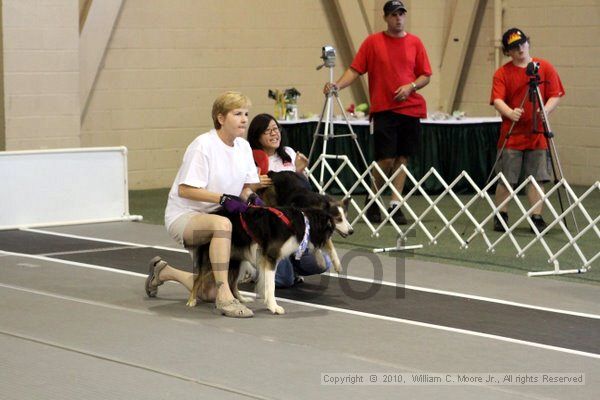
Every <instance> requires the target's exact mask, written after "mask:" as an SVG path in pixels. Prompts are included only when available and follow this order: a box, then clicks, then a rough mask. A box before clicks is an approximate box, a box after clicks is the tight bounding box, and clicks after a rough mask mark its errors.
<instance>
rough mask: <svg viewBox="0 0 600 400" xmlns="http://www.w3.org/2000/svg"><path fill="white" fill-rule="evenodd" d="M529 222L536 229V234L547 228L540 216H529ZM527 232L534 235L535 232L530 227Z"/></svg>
mask: <svg viewBox="0 0 600 400" xmlns="http://www.w3.org/2000/svg"><path fill="white" fill-rule="evenodd" d="M531 221H532V222H533V224H534V225H535V227H536V228H537V230H538V232H541V231H543V230H544V229H546V227H547V226H548V224H546V221H544V218H542V216H541V215H539V214H533V215H532V216H531ZM529 230H530V231H531V233H535V231H534V230H533V228H531V227H530V228H529Z"/></svg>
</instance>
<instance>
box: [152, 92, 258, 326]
mask: <svg viewBox="0 0 600 400" xmlns="http://www.w3.org/2000/svg"><path fill="white" fill-rule="evenodd" d="M249 107H250V100H249V99H248V98H247V97H246V96H244V95H243V94H241V93H237V92H226V93H224V94H222V95H220V96H219V97H218V98H217V99H216V100H215V102H214V104H213V108H212V119H213V123H214V127H215V129H212V130H211V131H209V132H207V133H205V134H202V135H200V136H198V137H197V138H196V139H195V140H194V141H193V142H192V143H191V144H190V145H189V146H188V148H187V150H186V151H185V155H184V157H183V164H182V165H181V167H180V168H179V172H178V173H177V177H176V178H175V181H174V182H173V186H172V187H171V191H170V192H169V199H168V203H167V208H166V210H165V225H166V228H167V231H168V232H169V234H170V235H171V237H172V238H173V239H175V240H176V241H177V242H178V243H180V244H182V245H183V246H185V247H186V248H188V249H190V251H193V249H195V248H197V247H198V246H199V245H203V244H206V243H208V242H210V246H209V258H210V261H211V264H212V270H213V274H214V278H215V286H214V287H205V288H203V290H202V293H203V294H202V296H203V300H206V301H212V300H214V301H215V305H216V308H217V310H219V311H220V312H221V314H223V315H226V316H228V317H251V316H252V315H253V313H252V311H251V310H250V309H248V308H247V307H246V306H244V305H243V304H241V303H240V302H239V301H238V300H237V299H235V298H234V297H233V294H232V292H231V288H230V287H229V284H228V279H227V273H228V268H229V258H230V250H231V222H230V221H229V220H228V219H227V218H225V217H221V216H218V215H212V214H210V213H211V212H214V211H216V210H218V209H219V208H220V207H221V206H223V207H224V208H225V209H227V210H228V211H230V212H241V211H244V209H245V207H247V206H246V203H244V201H243V200H245V199H247V198H248V196H249V195H250V194H252V188H253V187H257V186H258V185H257V184H259V182H260V180H259V176H258V174H257V170H256V167H255V165H254V161H253V158H252V150H251V148H250V145H249V144H248V142H247V141H246V140H245V139H244V138H243V136H244V134H245V133H246V127H247V124H248V108H249ZM255 185H256V186H255ZM228 195H229V196H228ZM231 195H233V197H232V196H231ZM235 196H239V198H236V197H235ZM240 198H241V199H240ZM169 280H174V281H178V282H180V283H181V284H183V285H184V286H185V287H186V288H187V289H188V290H191V289H192V287H193V280H194V276H193V274H191V273H189V272H186V271H182V270H179V269H176V268H173V267H171V266H170V265H168V264H167V263H166V262H165V261H163V260H161V259H160V258H159V257H155V258H154V259H153V260H152V261H151V265H150V272H149V275H148V279H147V280H146V293H147V294H148V296H150V297H154V296H156V293H157V291H158V286H160V285H162V284H163V283H164V282H165V281H169Z"/></svg>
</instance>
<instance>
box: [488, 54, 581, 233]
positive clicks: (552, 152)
mask: <svg viewBox="0 0 600 400" xmlns="http://www.w3.org/2000/svg"><path fill="white" fill-rule="evenodd" d="M539 67H540V64H539V63H537V62H534V61H532V62H530V63H529V64H527V69H526V73H527V75H528V76H529V84H528V85H529V89H528V91H527V93H526V94H525V96H524V97H523V100H522V101H521V104H520V106H519V108H523V105H524V104H525V100H527V98H529V101H530V102H531V103H532V112H533V118H532V119H533V129H532V132H534V134H542V133H543V134H544V137H545V138H546V143H547V149H548V150H547V154H548V157H549V158H550V165H551V166H552V174H553V175H554V184H557V183H558V182H559V181H560V180H561V179H562V178H563V177H564V175H563V171H562V167H561V165H560V160H559V158H558V151H557V150H556V145H555V144H554V133H553V132H552V130H551V129H550V122H549V121H548V114H547V113H546V109H545V108H544V100H543V98H542V94H541V93H540V89H539V85H540V83H541V81H540V75H539V74H538V71H539ZM538 108H539V114H540V117H541V119H542V128H543V130H542V131H538V130H537V127H538V123H537V115H538ZM515 124H516V122H515V121H513V123H512V125H511V126H510V129H509V130H508V132H507V133H506V136H505V137H504V142H503V144H502V148H501V149H500V151H499V152H498V155H497V156H496V161H495V162H494V166H493V167H492V171H491V172H490V175H489V176H488V179H487V181H486V183H485V185H484V187H485V186H487V184H488V183H489V182H490V180H491V179H492V176H493V175H494V172H495V170H496V166H497V164H498V162H499V161H500V158H502V153H504V149H505V148H506V144H507V143H508V139H509V138H510V136H511V135H512V132H513V129H514V127H515ZM557 194H558V202H559V204H560V209H561V214H562V213H564V211H565V209H564V206H563V202H562V196H561V194H560V190H557ZM566 197H567V201H568V202H569V206H571V205H572V204H571V198H570V197H569V193H568V192H566ZM571 215H572V217H573V222H574V224H575V229H576V230H577V233H579V227H578V226H577V219H576V218H575V212H574V210H571ZM566 222H567V221H566V220H565V226H567V224H566ZM567 229H568V226H567Z"/></svg>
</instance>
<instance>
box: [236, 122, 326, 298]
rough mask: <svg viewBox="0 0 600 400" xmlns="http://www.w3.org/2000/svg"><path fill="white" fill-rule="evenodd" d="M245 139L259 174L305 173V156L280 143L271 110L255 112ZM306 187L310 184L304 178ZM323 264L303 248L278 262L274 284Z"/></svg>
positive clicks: (299, 277) (295, 278) (295, 280)
mask: <svg viewBox="0 0 600 400" xmlns="http://www.w3.org/2000/svg"><path fill="white" fill-rule="evenodd" d="M248 142H250V147H251V148H252V150H253V151H252V152H253V155H254V161H255V162H256V164H257V165H258V167H259V169H260V172H259V173H260V174H266V173H267V172H268V171H275V172H279V171H295V172H297V173H299V174H302V175H304V170H305V169H306V167H307V166H308V159H307V158H306V156H305V155H304V154H302V153H300V152H295V151H294V150H293V149H292V148H291V147H288V146H285V145H283V143H282V134H281V127H280V125H279V123H278V122H277V120H276V119H275V117H273V116H272V115H270V114H258V115H257V116H255V117H254V118H253V119H252V122H250V126H249V127H248ZM306 184H307V186H308V187H310V184H309V183H308V180H307V181H306ZM325 261H326V263H327V265H326V267H325V268H323V267H321V266H320V265H318V264H317V260H316V259H315V256H314V255H313V254H310V253H308V252H305V253H304V254H303V255H302V257H301V258H300V259H299V260H296V258H295V257H294V256H293V255H292V256H290V257H289V258H286V259H283V260H281V261H280V262H279V263H278V264H277V272H276V273H275V285H276V286H277V287H280V288H281V287H290V286H293V285H294V284H296V283H299V282H302V281H303V280H304V279H303V278H302V276H307V275H315V274H321V273H323V272H325V271H327V270H328V269H329V266H330V264H331V261H330V260H329V258H328V257H325Z"/></svg>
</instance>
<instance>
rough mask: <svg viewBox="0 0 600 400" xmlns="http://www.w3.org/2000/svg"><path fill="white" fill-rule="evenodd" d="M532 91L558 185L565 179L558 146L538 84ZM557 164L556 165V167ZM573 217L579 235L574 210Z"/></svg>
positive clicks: (560, 201) (570, 203) (559, 198)
mask: <svg viewBox="0 0 600 400" xmlns="http://www.w3.org/2000/svg"><path fill="white" fill-rule="evenodd" d="M532 90H534V91H535V94H536V98H537V99H538V104H539V107H540V111H541V114H542V125H543V127H544V135H545V137H546V143H547V144H548V149H549V152H548V154H549V156H550V164H551V165H552V174H553V175H554V183H558V182H559V181H560V180H561V179H563V178H564V175H563V171H562V167H561V165H560V160H559V158H558V151H557V150H556V146H555V144H554V139H553V136H554V134H553V133H552V131H551V130H550V121H549V120H548V114H547V113H546V108H545V107H544V101H543V99H542V94H541V93H540V91H539V88H538V86H537V84H536V85H535V87H534V88H533V89H532ZM553 153H554V154H553ZM555 163H556V165H555ZM557 170H558V174H559V175H557V174H556V171H557ZM557 193H558V201H559V203H560V209H561V211H563V212H564V210H565V208H564V206H563V204H562V197H561V196H560V190H558V191H557ZM565 193H566V195H567V201H568V202H569V207H571V206H572V204H573V203H572V202H571V196H569V193H568V192H567V191H565ZM571 216H572V217H573V223H574V224H575V230H576V231H577V233H579V226H578V225H577V218H575V210H574V209H572V210H571ZM565 222H566V220H565Z"/></svg>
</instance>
